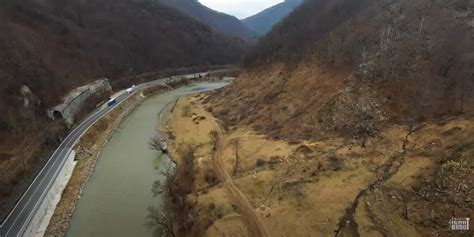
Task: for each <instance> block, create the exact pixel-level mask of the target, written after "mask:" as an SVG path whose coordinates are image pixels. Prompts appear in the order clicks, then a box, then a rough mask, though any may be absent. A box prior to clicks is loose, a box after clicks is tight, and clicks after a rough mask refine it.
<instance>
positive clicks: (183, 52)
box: [0, 0, 243, 114]
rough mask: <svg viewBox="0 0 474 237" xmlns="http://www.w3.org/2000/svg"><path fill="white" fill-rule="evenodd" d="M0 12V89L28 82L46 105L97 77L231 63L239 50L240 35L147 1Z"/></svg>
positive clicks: (21, 4) (26, 0) (13, 4)
mask: <svg viewBox="0 0 474 237" xmlns="http://www.w3.org/2000/svg"><path fill="white" fill-rule="evenodd" d="M0 19H1V21H0V32H1V33H0V47H1V50H2V56H1V58H0V62H1V64H0V72H1V73H0V75H1V76H2V79H1V82H2V83H1V85H0V86H1V89H2V93H1V95H2V96H3V97H5V96H7V97H8V96H9V95H14V94H17V92H16V91H18V90H19V89H18V88H20V86H21V85H27V86H29V87H30V88H31V89H32V91H33V93H36V94H37V95H38V96H39V97H40V99H41V100H42V101H43V103H44V104H45V105H52V104H53V103H56V102H57V101H58V99H59V98H60V96H61V95H63V94H64V93H66V92H67V91H68V90H70V89H72V88H74V87H75V86H77V85H79V84H81V83H84V82H87V81H91V80H94V79H96V78H97V77H104V76H107V77H110V78H111V79H113V78H116V77H120V76H121V75H125V74H131V73H132V74H133V73H140V72H146V71H156V70H159V69H165V68H177V67H186V66H197V65H216V64H228V63H236V62H238V61H239V60H240V58H241V55H242V53H243V43H242V42H241V41H239V40H236V39H232V38H229V37H226V36H224V35H222V34H219V33H216V32H214V31H212V30H211V29H210V28H209V27H207V26H205V25H203V24H201V23H199V22H197V21H195V20H193V19H192V18H189V17H187V16H185V15H183V14H181V13H179V12H177V11H175V10H172V9H169V8H167V7H163V6H160V5H157V4H154V3H152V2H150V1H132V0H119V1H101V3H100V4H99V3H96V2H95V1H92V0H86V1H76V0H69V1H62V0H61V1H59V0H54V1H34V0H23V1H7V2H6V3H5V4H4V5H2V7H1V8H0ZM5 90H7V91H5ZM2 101H6V99H4V100H2ZM5 109H6V108H4V107H3V106H0V110H1V111H2V112H4V111H5ZM2 114H4V113H2Z"/></svg>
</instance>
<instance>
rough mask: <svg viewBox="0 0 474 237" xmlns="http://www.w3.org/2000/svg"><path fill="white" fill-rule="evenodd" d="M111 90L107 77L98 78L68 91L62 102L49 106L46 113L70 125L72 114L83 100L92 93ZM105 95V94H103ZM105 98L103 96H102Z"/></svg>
mask: <svg viewBox="0 0 474 237" xmlns="http://www.w3.org/2000/svg"><path fill="white" fill-rule="evenodd" d="M110 91H112V86H111V85H110V83H109V80H108V79H100V80H97V81H94V82H93V83H90V84H87V85H84V86H81V87H79V88H76V89H75V90H73V91H72V92H70V93H69V94H68V95H67V96H66V97H65V98H64V102H63V103H62V104H60V105H57V106H55V107H53V108H50V109H49V110H48V111H47V113H48V117H50V118H51V119H53V120H55V119H60V118H64V120H65V121H66V124H67V125H68V126H69V127H71V126H72V125H73V124H74V122H75V121H74V116H75V115H76V113H77V112H79V110H80V109H81V107H82V106H83V105H84V102H85V101H86V100H87V99H88V98H89V97H90V96H92V95H94V94H98V95H101V94H104V95H105V94H107V95H108V93H109V92H110ZM104 97H105V96H104ZM104 99H105V98H104Z"/></svg>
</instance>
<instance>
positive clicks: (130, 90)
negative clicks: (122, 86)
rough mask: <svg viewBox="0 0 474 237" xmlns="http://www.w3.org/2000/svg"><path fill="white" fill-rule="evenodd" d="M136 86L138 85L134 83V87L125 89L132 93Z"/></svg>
mask: <svg viewBox="0 0 474 237" xmlns="http://www.w3.org/2000/svg"><path fill="white" fill-rule="evenodd" d="M135 87H136V86H135V85H133V86H132V87H130V88H128V89H126V90H125V91H126V92H127V93H128V94H130V93H132V92H133V91H134V90H135Z"/></svg>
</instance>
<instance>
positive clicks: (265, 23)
mask: <svg viewBox="0 0 474 237" xmlns="http://www.w3.org/2000/svg"><path fill="white" fill-rule="evenodd" d="M302 2H303V0H285V1H284V2H282V3H279V4H277V5H275V6H272V7H270V8H267V9H265V10H263V11H262V12H259V13H257V14H255V15H253V16H250V17H247V18H245V19H243V20H242V21H243V22H244V23H245V24H246V25H247V26H248V27H249V28H250V29H253V30H254V31H256V32H258V33H259V34H260V35H264V34H266V33H267V32H269V31H270V30H271V29H272V27H273V26H274V25H275V24H277V23H278V22H280V21H281V20H283V19H284V18H285V17H287V16H288V15H289V14H290V13H291V12H292V11H293V10H294V9H295V8H296V7H298V6H299V5H300V4H301V3H302Z"/></svg>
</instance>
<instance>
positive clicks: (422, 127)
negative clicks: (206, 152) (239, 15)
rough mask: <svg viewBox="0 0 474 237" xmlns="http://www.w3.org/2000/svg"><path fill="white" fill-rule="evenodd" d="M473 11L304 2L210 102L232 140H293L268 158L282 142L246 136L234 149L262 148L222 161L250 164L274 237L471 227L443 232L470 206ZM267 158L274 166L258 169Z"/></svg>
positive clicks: (442, 2) (457, 5)
mask: <svg viewBox="0 0 474 237" xmlns="http://www.w3.org/2000/svg"><path fill="white" fill-rule="evenodd" d="M472 9H474V2H473V1H469V0H468V1H465V0H454V1H453V0H450V1H448V0H436V1H430V0H414V1H395V0H382V1H368V0H361V1H350V0H337V1H323V0H313V1H305V2H304V3H303V5H302V6H301V7H300V8H297V9H296V10H295V11H294V12H293V13H292V14H290V16H289V17H288V18H286V19H285V20H284V21H283V22H282V23H281V24H279V25H278V26H277V27H276V28H274V29H273V30H272V31H271V32H270V33H269V34H267V35H266V36H265V37H264V38H263V39H262V40H261V41H260V42H259V44H258V46H257V47H256V48H255V50H254V51H253V52H252V53H251V54H249V55H248V56H247V58H246V72H245V73H244V74H243V75H241V76H240V77H239V78H238V79H237V80H236V81H235V82H234V83H233V85H231V86H229V87H227V88H224V89H222V90H220V91H219V92H217V93H213V94H212V95H211V96H210V97H209V98H208V99H207V102H208V103H209V104H208V110H209V111H211V112H212V113H213V114H214V115H215V116H216V117H217V118H219V120H220V121H221V123H222V125H223V126H224V127H225V128H226V131H228V134H235V133H239V132H240V133H242V131H244V132H243V133H244V135H237V138H235V137H233V139H235V140H239V139H240V140H239V141H247V142H248V141H249V139H248V134H252V133H253V132H256V133H257V134H258V135H259V136H261V135H263V136H265V139H268V140H271V141H273V142H275V143H277V142H282V141H285V142H287V144H290V145H291V144H296V146H298V148H296V149H294V150H293V151H292V152H289V154H288V155H278V156H276V155H275V156H273V153H271V151H269V152H266V153H265V154H266V155H267V159H265V158H263V157H265V156H264V155H261V154H259V153H258V152H259V151H262V150H265V149H275V152H276V151H278V152H280V151H284V149H280V147H278V146H275V145H273V146H271V145H261V144H260V145H259V144H256V143H251V144H248V145H247V146H245V145H239V146H240V147H239V152H240V151H242V150H246V149H251V148H252V147H258V149H255V150H252V151H251V152H249V153H247V155H235V156H233V155H232V153H228V155H227V157H229V158H228V159H229V161H228V167H232V165H233V164H231V162H233V161H232V159H233V158H232V157H235V158H234V159H235V160H236V162H235V164H234V167H237V166H238V165H240V162H242V161H241V160H242V159H243V158H242V157H245V158H248V159H249V160H251V162H249V164H252V166H249V167H250V168H248V169H247V170H246V173H243V174H242V175H248V176H250V174H253V177H251V178H250V177H249V178H248V179H245V181H242V183H241V185H240V187H242V188H244V189H247V192H246V194H247V195H248V196H249V197H254V199H253V201H254V202H253V203H256V204H255V205H256V207H258V206H260V205H261V206H262V207H263V208H262V209H261V210H265V205H268V206H269V207H270V208H271V210H272V213H271V216H269V217H268V218H266V219H265V220H268V221H267V223H268V224H267V226H268V227H270V228H269V230H270V231H274V233H273V236H280V235H281V236H290V235H291V236H306V235H307V233H312V234H314V235H315V236H468V235H469V234H470V233H472V232H468V231H457V230H451V229H450V226H449V223H450V220H451V218H453V217H472V213H473V210H474V206H473V205H472V198H471V197H472V196H473V189H472V187H473V186H474V172H472V168H473V167H474V164H473V163H474V160H473V159H472V157H473V155H474V143H473V139H472V137H473V136H472V135H473V134H474V127H473V124H474V71H473V70H474V54H473V52H474V48H473V38H472V36H473V30H474V12H473V11H472ZM229 144H230V143H229ZM240 144H243V142H241V143H240ZM229 146H230V145H229ZM235 147H236V148H235V150H236V151H237V146H235ZM277 147H278V148H277ZM232 149H234V148H232ZM298 152H301V153H303V154H302V155H298V154H299V153H298ZM236 153H237V152H236ZM241 154H242V153H241ZM227 157H226V158H227ZM285 158H288V159H290V160H291V161H288V162H286V161H284V162H281V161H282V160H284V159H285ZM237 160H238V162H239V164H237ZM261 160H265V161H266V162H267V163H266V164H269V165H268V168H266V169H265V168H261V169H260V171H257V169H258V168H254V166H253V164H257V161H261ZM275 160H280V162H281V165H279V166H278V167H277V168H276V167H274V166H273V165H274V164H275V163H278V161H275ZM274 161H275V163H274ZM261 163H263V164H265V162H261ZM287 164H288V166H289V167H285V166H286V165H287ZM325 164H330V165H329V167H327V168H325V166H326V165H325ZM262 166H265V165H262ZM255 167H257V165H255ZM239 169H241V167H239ZM254 169H255V172H254V173H251V171H250V170H252V171H253V170H254ZM234 170H237V168H235V169H234ZM328 170H330V171H328ZM275 173H276V174H275ZM272 175H273V176H272ZM292 175H293V176H292ZM346 175H347V176H346ZM236 177H238V178H239V179H241V180H242V178H241V176H239V175H237V176H236ZM265 177H271V178H268V180H270V181H268V182H267V183H266V181H264V179H265ZM238 178H236V179H238ZM278 178H281V180H279V181H275V180H277V179H278ZM289 180H290V181H289ZM285 182H291V188H287V189H284V188H282V190H283V191H281V193H279V195H280V196H278V195H277V194H276V193H278V192H277V191H275V189H274V187H280V186H284V185H283V184H285ZM270 187H271V188H270ZM277 189H278V188H277ZM262 190H263V191H262ZM267 190H270V191H267ZM270 200H273V201H270ZM285 200H286V201H285ZM285 203H287V204H288V207H287V208H285V207H284V206H285ZM200 210H201V209H200ZM292 215H293V216H292ZM471 219H472V218H471ZM471 223H472V222H471ZM280 226H282V228H281V229H278V228H279V227H280ZM288 226H291V227H292V228H288ZM305 228H306V229H305ZM216 229H217V228H216ZM286 230H289V232H287V233H285V232H284V231H286ZM282 233H283V234H282Z"/></svg>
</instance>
